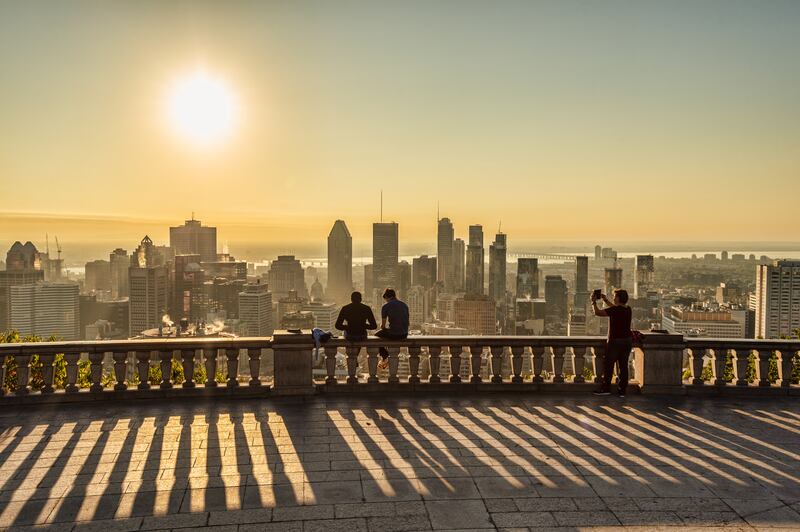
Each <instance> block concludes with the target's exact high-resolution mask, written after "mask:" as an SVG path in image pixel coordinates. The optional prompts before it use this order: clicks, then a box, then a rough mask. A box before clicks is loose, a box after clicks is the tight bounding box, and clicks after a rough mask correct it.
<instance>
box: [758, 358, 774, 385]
mask: <svg viewBox="0 0 800 532" xmlns="http://www.w3.org/2000/svg"><path fill="white" fill-rule="evenodd" d="M771 354H772V351H770V350H768V349H759V350H758V377H759V379H758V385H759V386H761V387H764V388H766V387H769V386H771V384H770V382H769V357H770V355H771Z"/></svg>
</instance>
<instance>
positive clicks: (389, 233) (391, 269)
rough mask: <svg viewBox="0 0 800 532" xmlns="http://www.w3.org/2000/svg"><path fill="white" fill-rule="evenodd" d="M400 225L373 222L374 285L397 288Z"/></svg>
mask: <svg viewBox="0 0 800 532" xmlns="http://www.w3.org/2000/svg"><path fill="white" fill-rule="evenodd" d="M398 242H399V226H398V224H397V223H395V222H387V223H374V224H372V287H373V289H378V290H381V291H382V290H385V289H386V288H397V262H398Z"/></svg>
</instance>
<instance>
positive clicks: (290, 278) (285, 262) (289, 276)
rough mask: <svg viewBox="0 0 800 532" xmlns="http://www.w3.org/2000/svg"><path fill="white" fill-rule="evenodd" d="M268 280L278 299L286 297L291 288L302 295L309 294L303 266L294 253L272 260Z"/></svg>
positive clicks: (274, 295)
mask: <svg viewBox="0 0 800 532" xmlns="http://www.w3.org/2000/svg"><path fill="white" fill-rule="evenodd" d="M267 280H268V284H269V288H270V291H271V292H272V294H273V297H275V298H276V299H280V298H282V297H286V296H287V295H289V291H290V290H295V291H297V293H298V294H300V296H301V297H306V295H307V291H306V282H305V277H304V274H303V266H302V264H300V261H299V260H297V259H296V258H294V255H279V256H278V258H277V260H274V261H272V263H271V264H270V265H269V273H267Z"/></svg>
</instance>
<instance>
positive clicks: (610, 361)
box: [602, 338, 633, 394]
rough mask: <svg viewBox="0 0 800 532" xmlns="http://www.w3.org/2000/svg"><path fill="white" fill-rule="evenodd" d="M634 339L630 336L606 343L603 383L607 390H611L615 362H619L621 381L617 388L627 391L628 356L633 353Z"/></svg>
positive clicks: (618, 372)
mask: <svg viewBox="0 0 800 532" xmlns="http://www.w3.org/2000/svg"><path fill="white" fill-rule="evenodd" d="M632 348H633V340H631V339H630V338H617V339H615V340H610V341H609V342H608V344H606V356H605V360H604V362H603V384H602V389H603V391H605V392H608V391H611V375H612V374H613V373H614V364H617V375H618V377H619V382H618V384H617V389H618V391H619V392H620V393H623V394H624V393H625V389H626V388H627V387H628V357H630V355H631V349H632Z"/></svg>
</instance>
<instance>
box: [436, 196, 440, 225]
mask: <svg viewBox="0 0 800 532" xmlns="http://www.w3.org/2000/svg"><path fill="white" fill-rule="evenodd" d="M439 220H441V218H439V200H436V221H437V222H438V221H439Z"/></svg>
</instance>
